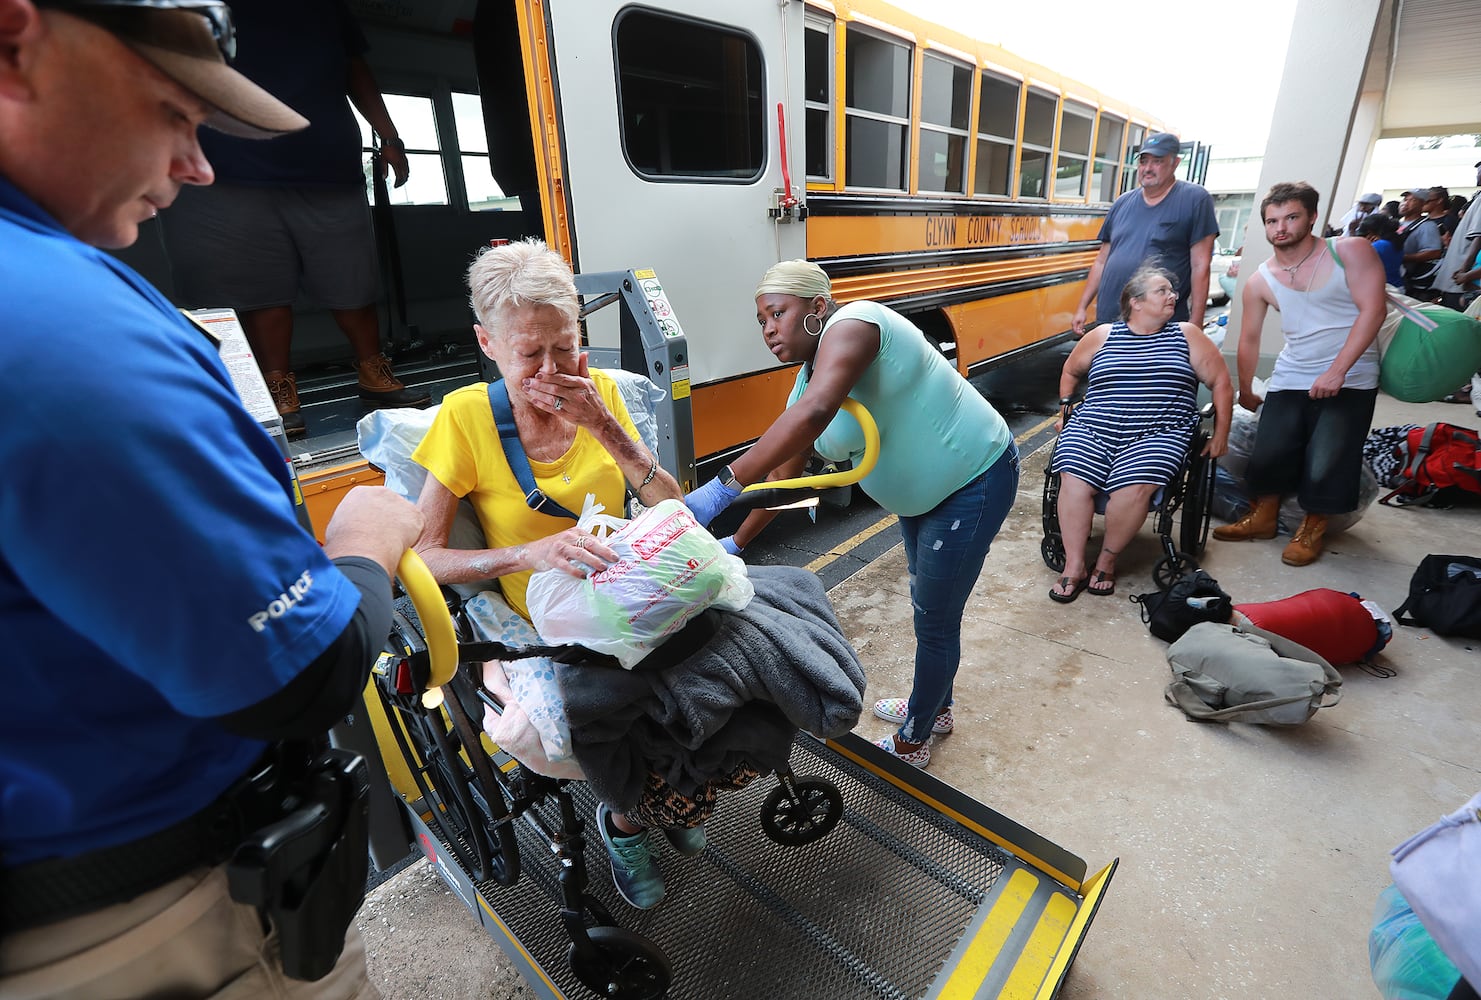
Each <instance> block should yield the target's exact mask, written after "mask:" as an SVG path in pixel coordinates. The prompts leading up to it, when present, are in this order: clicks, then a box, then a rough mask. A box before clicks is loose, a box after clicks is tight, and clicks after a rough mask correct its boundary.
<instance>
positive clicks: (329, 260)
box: [160, 184, 380, 310]
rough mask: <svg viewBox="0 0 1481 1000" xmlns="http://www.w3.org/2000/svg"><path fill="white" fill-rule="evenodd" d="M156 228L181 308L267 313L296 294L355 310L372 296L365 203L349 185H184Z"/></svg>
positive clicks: (373, 266)
mask: <svg viewBox="0 0 1481 1000" xmlns="http://www.w3.org/2000/svg"><path fill="white" fill-rule="evenodd" d="M160 224H161V227H162V229H163V232H164V240H165V249H166V250H167V251H168V252H169V255H170V273H171V276H172V277H173V279H174V282H175V300H176V304H177V305H180V306H183V307H185V308H187V309H196V308H212V309H237V310H253V309H268V308H272V307H275V306H289V305H292V304H293V303H294V301H295V300H296V299H297V298H298V297H299V295H300V293H301V294H303V295H306V296H307V297H308V298H309V299H310V300H312V301H313V302H315V303H317V304H319V305H321V306H325V307H327V308H329V309H359V308H361V307H363V306H368V305H371V304H373V303H374V302H375V301H376V299H377V297H378V295H379V273H380V270H379V269H380V264H379V259H378V258H377V256H376V246H375V230H374V228H372V226H371V222H370V208H369V206H367V205H366V204H365V191H364V190H363V189H362V188H360V187H357V186H354V185H351V186H350V187H331V188H270V187H251V186H248V185H245V184H213V185H211V186H210V187H194V186H191V185H186V186H185V187H184V188H182V189H181V191H180V195H179V197H177V198H176V199H175V203H174V204H173V205H171V206H170V207H169V208H167V209H165V210H164V211H163V212H161V213H160Z"/></svg>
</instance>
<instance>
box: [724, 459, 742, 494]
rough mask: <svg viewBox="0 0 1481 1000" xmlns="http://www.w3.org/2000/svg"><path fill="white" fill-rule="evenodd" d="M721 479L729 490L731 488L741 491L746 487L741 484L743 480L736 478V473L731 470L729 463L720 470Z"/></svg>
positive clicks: (731, 489)
mask: <svg viewBox="0 0 1481 1000" xmlns="http://www.w3.org/2000/svg"><path fill="white" fill-rule="evenodd" d="M719 479H720V485H721V486H724V487H725V488H726V489H727V490H730V491H732V492H734V493H739V492H740V491H741V490H742V489H744V488H745V487H743V486H741V481H740V480H739V479H737V478H735V473H733V472H731V471H730V466H728V465H727V466H726V467H725V468H723V469H721V470H720V476H719Z"/></svg>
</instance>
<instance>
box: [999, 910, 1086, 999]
mask: <svg viewBox="0 0 1481 1000" xmlns="http://www.w3.org/2000/svg"><path fill="white" fill-rule="evenodd" d="M1076 909H1077V907H1076V906H1075V904H1074V903H1073V902H1071V901H1070V899H1069V897H1067V896H1061V895H1059V894H1058V893H1055V894H1054V895H1053V896H1050V897H1049V902H1048V903H1047V904H1046V905H1045V906H1044V912H1043V913H1042V914H1040V916H1039V922H1038V923H1037V924H1035V925H1034V930H1033V933H1032V934H1030V935H1029V939H1028V941H1027V942H1026V943H1025V944H1024V946H1023V951H1021V952H1019V954H1018V961H1017V962H1015V963H1013V971H1012V972H1010V973H1008V981H1007V982H1006V983H1004V984H1003V989H1002V991H1001V992H1000V993H999V994H998V998H999V1000H1033V998H1034V997H1036V996H1037V995H1038V993H1039V987H1040V986H1042V985H1043V984H1044V976H1045V974H1046V973H1048V971H1049V969H1050V967H1051V966H1052V965H1053V964H1054V959H1055V956H1056V955H1058V954H1059V946H1060V944H1061V942H1063V941H1064V937H1065V932H1066V931H1068V930H1069V928H1070V922H1071V921H1073V920H1074V919H1075V912H1076Z"/></svg>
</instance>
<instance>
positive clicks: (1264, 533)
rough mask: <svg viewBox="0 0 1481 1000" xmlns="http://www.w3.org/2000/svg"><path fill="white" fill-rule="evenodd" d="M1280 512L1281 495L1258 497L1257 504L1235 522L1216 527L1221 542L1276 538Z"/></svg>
mask: <svg viewBox="0 0 1481 1000" xmlns="http://www.w3.org/2000/svg"><path fill="white" fill-rule="evenodd" d="M1279 513H1280V497H1256V498H1255V506H1254V507H1253V508H1251V510H1250V512H1249V513H1248V514H1246V515H1245V516H1244V517H1242V518H1240V519H1239V520H1238V521H1235V522H1234V523H1233V524H1226V525H1224V527H1222V528H1215V529H1214V537H1215V538H1217V539H1218V540H1219V541H1221V542H1247V541H1249V540H1250V539H1252V538H1274V537H1275V520H1276V516H1277V515H1278V514H1279Z"/></svg>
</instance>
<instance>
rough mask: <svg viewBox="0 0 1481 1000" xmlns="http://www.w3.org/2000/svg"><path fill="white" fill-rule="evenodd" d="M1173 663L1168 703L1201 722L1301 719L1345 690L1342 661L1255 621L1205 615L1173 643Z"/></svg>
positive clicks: (1274, 722)
mask: <svg viewBox="0 0 1481 1000" xmlns="http://www.w3.org/2000/svg"><path fill="white" fill-rule="evenodd" d="M1167 662H1168V664H1169V665H1171V667H1172V677H1173V679H1172V683H1171V684H1169V685H1168V686H1167V691H1166V692H1165V694H1166V697H1167V700H1168V702H1169V703H1170V704H1173V705H1176V706H1178V708H1181V709H1182V710H1183V713H1184V714H1185V715H1187V716H1188V718H1190V719H1194V720H1196V721H1199V722H1258V723H1261V724H1263V725H1268V726H1295V725H1300V724H1301V723H1303V722H1305V721H1306V720H1307V719H1309V718H1311V717H1312V716H1313V715H1315V714H1316V710H1317V709H1318V708H1331V707H1332V706H1333V705H1335V704H1337V702H1338V701H1340V700H1341V697H1342V675H1341V674H1339V673H1337V669H1336V668H1335V667H1333V666H1332V665H1331V664H1330V663H1328V662H1327V661H1326V660H1324V659H1322V658H1321V657H1320V656H1318V655H1317V654H1316V653H1313V652H1312V651H1311V650H1309V649H1307V648H1306V647H1305V646H1302V645H1300V644H1299V643H1295V642H1292V641H1291V640H1290V639H1286V638H1284V637H1282V636H1278V635H1276V634H1275V633H1273V632H1266V631H1265V630H1263V629H1259V628H1256V627H1255V626H1253V625H1222V624H1220V623H1218V622H1199V623H1198V624H1197V625H1194V626H1193V627H1192V628H1190V629H1189V630H1188V631H1187V632H1185V633H1184V634H1183V637H1182V638H1181V639H1179V640H1178V641H1177V642H1175V643H1173V644H1172V645H1171V646H1170V647H1168V650H1167ZM1328 698H1330V699H1331V700H1330V701H1328V700H1326V699H1328Z"/></svg>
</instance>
